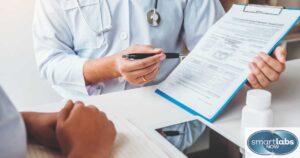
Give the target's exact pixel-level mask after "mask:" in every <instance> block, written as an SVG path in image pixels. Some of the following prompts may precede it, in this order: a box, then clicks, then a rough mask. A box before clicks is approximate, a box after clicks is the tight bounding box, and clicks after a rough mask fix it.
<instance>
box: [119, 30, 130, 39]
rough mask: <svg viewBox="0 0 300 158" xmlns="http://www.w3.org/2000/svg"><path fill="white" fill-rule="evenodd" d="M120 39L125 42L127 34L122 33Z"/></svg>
mask: <svg viewBox="0 0 300 158" xmlns="http://www.w3.org/2000/svg"><path fill="white" fill-rule="evenodd" d="M120 38H121V40H127V38H128V34H127V33H126V32H122V33H121V34H120Z"/></svg>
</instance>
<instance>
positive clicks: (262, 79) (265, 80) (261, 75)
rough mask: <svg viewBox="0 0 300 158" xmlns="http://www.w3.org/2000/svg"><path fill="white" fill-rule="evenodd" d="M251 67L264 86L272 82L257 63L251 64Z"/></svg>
mask: <svg viewBox="0 0 300 158" xmlns="http://www.w3.org/2000/svg"><path fill="white" fill-rule="evenodd" d="M250 69H251V70H252V73H253V74H254V75H255V77H256V79H257V80H258V82H259V84H260V85H261V86H262V87H263V88H264V87H267V86H268V85H269V84H270V81H269V80H268V78H267V77H266V76H265V75H264V74H263V73H262V72H261V71H260V69H259V68H258V67H257V65H256V64H255V63H251V64H250Z"/></svg>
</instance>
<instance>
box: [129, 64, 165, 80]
mask: <svg viewBox="0 0 300 158" xmlns="http://www.w3.org/2000/svg"><path fill="white" fill-rule="evenodd" d="M158 67H159V64H157V63H156V64H153V65H151V66H149V67H147V68H145V69H141V70H136V71H132V72H129V73H128V76H132V77H133V78H139V77H141V76H145V75H147V74H149V73H151V72H153V71H154V70H155V69H157V68H158Z"/></svg>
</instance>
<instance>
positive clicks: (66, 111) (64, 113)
mask: <svg viewBox="0 0 300 158" xmlns="http://www.w3.org/2000/svg"><path fill="white" fill-rule="evenodd" d="M73 107H74V103H73V102H72V101H71V100H69V101H68V102H67V103H66V105H65V107H64V108H63V109H62V110H61V111H60V112H59V113H58V118H57V121H58V122H64V121H65V120H66V119H67V118H68V117H69V115H70V113H71V111H72V109H73Z"/></svg>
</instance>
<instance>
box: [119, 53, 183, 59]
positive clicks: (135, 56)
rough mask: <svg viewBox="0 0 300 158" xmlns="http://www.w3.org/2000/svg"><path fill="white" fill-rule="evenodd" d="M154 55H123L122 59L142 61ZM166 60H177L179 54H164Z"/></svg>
mask: <svg viewBox="0 0 300 158" xmlns="http://www.w3.org/2000/svg"><path fill="white" fill-rule="evenodd" d="M154 55H156V53H153V54H147V53H133V54H126V55H123V56H122V57H123V58H126V59H128V60H137V59H144V58H148V57H151V56H154ZM165 55H166V59H174V58H179V57H180V54H179V53H165Z"/></svg>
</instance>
